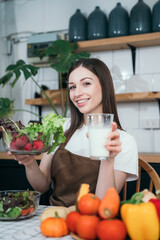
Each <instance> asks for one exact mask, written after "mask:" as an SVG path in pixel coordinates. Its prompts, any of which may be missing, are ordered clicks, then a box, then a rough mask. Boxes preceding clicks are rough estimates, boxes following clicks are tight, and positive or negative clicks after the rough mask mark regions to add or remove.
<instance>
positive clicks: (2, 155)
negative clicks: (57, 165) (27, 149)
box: [0, 152, 42, 160]
mask: <svg viewBox="0 0 160 240" xmlns="http://www.w3.org/2000/svg"><path fill="white" fill-rule="evenodd" d="M41 158H42V154H40V155H38V156H36V160H41ZM1 159H8V160H12V159H13V156H8V154H7V152H0V160H1Z"/></svg>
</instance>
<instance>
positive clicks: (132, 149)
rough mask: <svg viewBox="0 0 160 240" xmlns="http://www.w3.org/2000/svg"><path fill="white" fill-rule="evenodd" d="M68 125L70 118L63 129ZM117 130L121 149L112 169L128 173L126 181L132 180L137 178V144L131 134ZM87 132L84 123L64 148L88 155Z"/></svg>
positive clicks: (81, 154)
mask: <svg viewBox="0 0 160 240" xmlns="http://www.w3.org/2000/svg"><path fill="white" fill-rule="evenodd" d="M69 125H70V120H67V121H66V122H65V123H64V131H65V130H66V129H68V128H69ZM118 131H119V132H120V141H121V143H122V151H121V152H120V153H119V154H118V155H117V156H116V158H115V164H114V169H115V170H120V171H122V172H126V173H128V176H127V181H133V180H136V179H137V178H138V150H137V144H136V141H135V139H134V138H133V136H131V135H130V134H129V133H127V132H125V131H122V130H118ZM87 132H88V127H87V126H86V125H83V126H82V127H81V128H80V129H77V130H76V131H75V133H74V134H73V135H72V137H71V138H70V140H69V142H68V143H67V145H66V146H65V149H67V150H68V151H70V152H72V153H74V154H77V155H80V156H84V157H89V156H90V155H89V140H88V138H87V136H86V133H87ZM93 161H94V160H93ZM102 161H103V160H102Z"/></svg>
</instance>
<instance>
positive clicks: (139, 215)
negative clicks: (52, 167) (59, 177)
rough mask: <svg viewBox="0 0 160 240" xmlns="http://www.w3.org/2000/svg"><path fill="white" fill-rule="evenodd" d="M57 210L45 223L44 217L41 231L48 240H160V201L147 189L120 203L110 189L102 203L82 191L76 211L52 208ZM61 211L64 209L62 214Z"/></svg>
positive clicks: (118, 198)
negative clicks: (57, 239)
mask: <svg viewBox="0 0 160 240" xmlns="http://www.w3.org/2000/svg"><path fill="white" fill-rule="evenodd" d="M84 185H86V184H84ZM85 189H86V188H85ZM147 195H148V196H149V197H148V196H147ZM54 208H55V211H54V214H49V215H48V217H46V216H45V220H44V219H42V217H41V226H40V228H41V232H42V234H43V235H45V236H47V237H62V236H65V235H67V234H69V233H70V234H71V235H72V237H73V238H75V239H88V240H94V239H100V240H125V239H133V240H139V239H140V240H151V239H152V240H158V239H159V234H160V221H159V220H160V199H158V196H156V195H154V194H151V193H150V192H149V191H146V190H145V191H142V192H138V193H135V194H134V195H133V196H132V198H131V199H129V200H128V201H121V202H120V197H119V194H118V192H117V191H116V189H115V188H109V189H108V190H107V192H106V194H105V196H104V197H103V199H102V200H100V199H99V198H98V197H97V196H96V195H95V194H93V193H89V192H87V193H86V192H85V194H83V193H82V192H81V191H80V192H79V194H78V197H77V200H76V206H75V210H72V211H68V213H67V211H66V208H64V207H51V208H50V209H54ZM59 208H61V211H62V209H63V210H65V211H63V215H62V212H61V211H60V209H59ZM46 211H49V209H48V210H46ZM58 215H59V216H60V215H61V216H60V217H59V216H58ZM42 216H43V218H44V213H43V214H42ZM57 222H58V224H57Z"/></svg>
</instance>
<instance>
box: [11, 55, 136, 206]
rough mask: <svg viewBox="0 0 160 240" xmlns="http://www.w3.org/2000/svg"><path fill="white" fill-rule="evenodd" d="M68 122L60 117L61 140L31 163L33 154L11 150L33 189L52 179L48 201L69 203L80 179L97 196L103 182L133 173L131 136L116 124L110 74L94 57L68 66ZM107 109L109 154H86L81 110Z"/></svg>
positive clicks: (120, 181)
mask: <svg viewBox="0 0 160 240" xmlns="http://www.w3.org/2000/svg"><path fill="white" fill-rule="evenodd" d="M68 76H69V78H68V85H69V103H70V112H71V122H70V123H69V122H68V121H67V122H66V123H65V126H64V128H65V130H66V132H65V135H66V142H65V143H64V144H61V145H60V147H59V148H58V149H57V150H56V152H55V153H53V155H52V154H50V155H47V154H44V155H43V157H42V160H41V163H40V167H39V166H38V165H37V163H36V161H35V160H34V157H33V156H16V160H18V162H19V163H20V164H24V165H25V169H26V174H27V178H28V180H29V182H30V184H31V185H32V186H33V188H34V189H35V190H38V191H40V192H41V193H44V192H46V191H47V190H48V189H49V187H50V184H51V181H52V183H53V194H52V195H51V197H50V203H51V205H64V206H71V205H73V204H74V203H75V197H76V193H77V191H78V189H79V187H80V184H81V183H88V184H90V190H91V192H95V194H96V195H97V196H99V197H100V198H102V197H103V196H104V194H105V192H106V190H107V189H108V188H109V187H115V188H116V189H117V191H118V192H120V191H121V189H122V187H123V185H124V182H125V181H126V179H128V180H129V179H130V180H133V179H135V178H137V176H138V153H137V145H136V143H135V140H134V138H133V137H132V136H131V135H129V134H128V133H126V132H125V131H123V130H122V127H121V125H120V122H119V119H118V114H117V109H116V103H115V93H114V88H113V82H112V78H111V74H110V71H109V69H108V68H107V66H106V65H105V64H104V63H103V62H102V61H100V60H98V59H81V60H79V61H77V62H75V64H73V66H72V67H71V69H70V71H69V75H68ZM87 113H113V114H114V122H113V124H112V132H111V133H110V135H109V141H108V142H106V144H105V147H106V148H107V150H108V151H110V154H109V159H108V160H103V161H99V160H97V161H95V160H91V159H90V158H89V148H88V138H87V137H86V135H87V132H88V130H87V125H86V114H87Z"/></svg>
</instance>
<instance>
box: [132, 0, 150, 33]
mask: <svg viewBox="0 0 160 240" xmlns="http://www.w3.org/2000/svg"><path fill="white" fill-rule="evenodd" d="M151 30H152V15H151V10H150V8H149V6H148V5H147V4H146V3H144V2H143V0H138V3H137V4H136V5H135V6H134V7H133V8H132V10H131V13H130V34H132V35H133V34H142V33H149V32H151Z"/></svg>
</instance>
